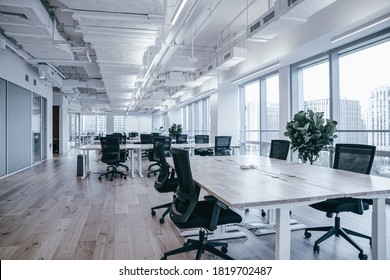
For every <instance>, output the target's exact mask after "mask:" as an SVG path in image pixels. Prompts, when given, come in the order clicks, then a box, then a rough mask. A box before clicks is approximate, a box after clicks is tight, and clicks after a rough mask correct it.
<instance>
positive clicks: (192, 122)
mask: <svg viewBox="0 0 390 280" xmlns="http://www.w3.org/2000/svg"><path fill="white" fill-rule="evenodd" d="M183 119H184V129H185V131H186V133H187V134H188V136H190V137H193V136H194V135H197V134H207V135H209V134H210V98H209V97H207V98H205V99H201V100H199V101H196V102H193V103H191V104H189V105H187V106H186V107H185V108H183Z"/></svg>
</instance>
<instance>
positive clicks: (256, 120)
mask: <svg viewBox="0 0 390 280" xmlns="http://www.w3.org/2000/svg"><path fill="white" fill-rule="evenodd" d="M241 95H242V96H241V106H240V107H241V113H240V114H241V118H244V119H245V123H242V124H241V125H242V126H243V129H242V131H243V133H241V136H240V138H241V139H242V140H241V141H243V142H245V152H246V154H257V155H258V154H260V155H264V156H267V155H268V152H269V148H270V143H271V140H272V139H278V138H279V75H277V74H271V75H269V76H264V77H261V78H259V79H258V80H256V81H254V82H251V83H248V84H245V85H243V86H242V87H241Z"/></svg>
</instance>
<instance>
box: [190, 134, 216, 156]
mask: <svg viewBox="0 0 390 280" xmlns="http://www.w3.org/2000/svg"><path fill="white" fill-rule="evenodd" d="M207 143H209V136H208V135H195V144H207ZM213 154H214V151H213V149H210V148H197V149H194V155H197V156H212V155H213Z"/></svg>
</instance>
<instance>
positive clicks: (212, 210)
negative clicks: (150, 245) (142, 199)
mask: <svg viewBox="0 0 390 280" xmlns="http://www.w3.org/2000/svg"><path fill="white" fill-rule="evenodd" d="M172 156H173V162H174V165H175V171H176V174H177V177H178V178H179V187H178V188H177V191H176V198H175V200H174V201H173V203H172V205H171V208H170V211H169V216H170V218H171V220H172V222H173V223H174V224H175V225H176V226H177V227H178V228H180V229H186V228H201V229H200V230H199V239H190V238H189V239H187V241H186V242H185V244H184V245H183V247H180V248H177V249H175V250H172V251H168V252H166V253H164V256H163V257H162V259H167V257H168V256H171V255H175V254H180V253H184V252H189V251H192V250H197V253H196V257H195V259H196V260H199V259H200V258H201V256H202V254H203V252H204V251H209V252H211V253H213V254H215V255H217V256H219V257H221V258H223V259H227V260H231V259H233V258H232V257H230V256H229V255H227V254H226V253H227V246H228V244H227V243H222V242H210V241H208V240H207V236H208V231H213V230H215V229H216V228H217V225H222V224H231V223H240V222H241V221H242V218H241V216H240V215H238V214H237V213H235V212H234V211H232V210H231V209H229V208H227V207H226V206H224V205H223V204H222V203H220V202H218V201H217V200H216V199H213V200H202V201H199V192H200V188H199V186H198V185H197V184H196V183H195V181H194V180H193V179H192V172H191V166H190V159H189V155H188V151H187V150H184V149H176V148H173V149H172ZM217 246H221V247H222V248H221V250H218V249H217V248H216V247H217Z"/></svg>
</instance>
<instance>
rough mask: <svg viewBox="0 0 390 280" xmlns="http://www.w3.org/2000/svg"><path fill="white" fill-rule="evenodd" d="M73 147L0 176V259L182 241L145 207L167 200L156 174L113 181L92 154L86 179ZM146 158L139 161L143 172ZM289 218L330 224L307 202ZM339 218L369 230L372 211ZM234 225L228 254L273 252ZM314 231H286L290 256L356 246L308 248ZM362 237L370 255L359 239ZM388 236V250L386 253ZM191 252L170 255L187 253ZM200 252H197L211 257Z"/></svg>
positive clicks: (339, 255)
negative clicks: (159, 189)
mask: <svg viewBox="0 0 390 280" xmlns="http://www.w3.org/2000/svg"><path fill="white" fill-rule="evenodd" d="M78 152H79V151H77V150H76V149H75V150H73V151H71V152H69V153H68V154H66V155H61V156H55V158H54V159H52V160H48V161H45V162H43V163H41V164H38V165H35V166H33V167H31V168H28V169H25V170H23V171H21V172H18V173H16V174H13V175H10V176H7V177H5V178H2V179H0V259H2V260H5V259H60V260H66V259H78V260H84V259H86V260H92V259H104V260H112V259H114V260H123V259H127V260H131V259H136V260H143V259H160V257H161V256H162V254H163V252H164V251H167V250H171V249H174V248H176V247H179V246H181V245H182V244H183V242H184V238H183V237H182V236H181V235H180V231H179V230H178V229H177V228H176V227H175V225H174V224H173V223H172V222H171V221H170V220H169V217H167V218H166V222H165V223H164V224H160V223H159V221H158V219H159V217H160V215H161V214H162V212H163V210H158V213H157V216H156V217H152V216H151V213H150V207H152V206H155V205H158V204H162V203H165V202H169V201H170V200H171V198H172V197H171V195H170V194H159V193H158V192H157V191H155V190H154V188H153V182H154V179H155V178H147V177H146V176H145V177H144V178H139V177H136V178H131V177H128V178H127V179H120V178H117V179H115V180H114V181H113V182H110V181H109V180H106V179H105V178H103V180H102V181H101V182H99V180H98V173H99V172H104V171H105V168H106V167H105V165H104V164H103V163H101V162H99V161H96V158H94V155H93V156H92V159H91V170H93V174H91V175H90V176H89V177H88V178H87V179H86V180H80V178H78V177H76V155H77V153H78ZM148 165H149V162H148V161H147V160H144V169H145V171H146V169H147V167H148ZM389 208H390V206H389V205H387V227H388V230H387V240H390V229H389V227H390V222H389V221H390V217H389V216H390V210H389ZM292 211H293V214H292V218H294V219H296V220H298V221H299V222H302V223H305V224H307V225H309V226H317V225H331V224H332V223H333V219H329V218H326V217H325V215H324V214H323V213H320V212H318V211H316V210H313V209H311V208H310V207H298V208H294V209H292ZM237 212H239V213H240V214H241V215H242V216H243V219H244V220H243V222H244V224H246V223H249V222H251V221H261V220H262V219H263V218H262V217H261V215H260V209H250V211H248V212H245V211H243V210H237ZM342 224H343V225H344V226H345V227H349V228H353V229H356V230H358V231H361V232H363V233H366V234H369V233H370V228H371V212H370V211H367V212H366V213H365V214H364V215H363V216H358V215H354V214H350V215H348V214H346V215H343V216H342ZM240 228H241V229H242V230H243V231H244V232H246V233H247V237H246V238H240V239H234V240H228V243H229V254H230V255H231V256H232V257H234V258H236V259H258V260H263V259H273V258H274V241H275V237H274V235H264V236H256V235H254V231H253V230H247V229H246V228H245V227H244V226H240ZM320 235H321V233H313V236H312V238H310V239H305V238H304V237H303V231H302V230H299V231H294V232H292V240H291V252H292V253H291V258H292V259H298V260H299V259H304V260H313V259H322V260H323V259H352V260H357V259H358V257H357V255H358V254H357V251H356V250H355V249H354V248H353V247H352V246H351V245H350V244H349V243H347V242H346V241H345V240H343V239H341V238H335V237H332V238H330V239H329V240H327V241H325V242H324V243H323V244H321V252H320V253H319V254H313V250H312V246H313V244H314V241H315V240H316V239H317V238H318V237H319V236H320ZM356 240H357V241H358V242H359V244H361V246H362V247H363V249H364V250H365V252H366V254H368V256H369V259H371V250H370V246H369V244H368V242H367V241H366V240H362V239H360V240H358V238H356ZM389 243H390V242H388V244H387V252H388V253H387V255H388V256H389V258H390V245H389ZM194 256H195V254H194V253H193V252H190V253H186V254H180V255H176V256H172V257H171V258H170V259H193V258H194ZM214 258H215V257H214V256H213V255H210V254H205V255H204V256H203V259H214Z"/></svg>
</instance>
